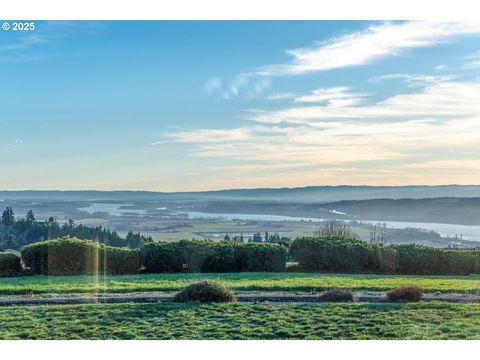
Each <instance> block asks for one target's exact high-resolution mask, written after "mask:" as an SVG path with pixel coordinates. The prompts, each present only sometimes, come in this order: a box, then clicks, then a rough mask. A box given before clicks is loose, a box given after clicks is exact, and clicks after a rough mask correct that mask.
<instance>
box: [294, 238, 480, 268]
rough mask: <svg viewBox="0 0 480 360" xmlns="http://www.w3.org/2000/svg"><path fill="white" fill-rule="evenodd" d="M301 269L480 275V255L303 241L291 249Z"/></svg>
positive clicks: (354, 242)
mask: <svg viewBox="0 0 480 360" xmlns="http://www.w3.org/2000/svg"><path fill="white" fill-rule="evenodd" d="M290 255H291V256H292V257H293V258H294V259H295V260H296V261H298V262H299V266H300V268H302V269H303V270H309V271H327V272H347V273H352V272H377V273H386V274H411V275H468V274H478V273H480V252H478V251H474V250H445V249H437V248H432V247H426V246H420V245H389V246H378V245H376V246H373V245H370V244H367V243H365V242H363V241H360V240H356V239H336V238H300V239H297V240H295V241H294V242H293V244H292V246H291V247H290Z"/></svg>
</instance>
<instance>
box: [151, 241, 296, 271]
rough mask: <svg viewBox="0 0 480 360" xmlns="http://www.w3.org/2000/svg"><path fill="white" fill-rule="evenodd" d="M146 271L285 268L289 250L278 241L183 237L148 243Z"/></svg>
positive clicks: (279, 269)
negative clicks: (242, 241) (237, 240)
mask: <svg viewBox="0 0 480 360" xmlns="http://www.w3.org/2000/svg"><path fill="white" fill-rule="evenodd" d="M141 251H142V254H143V262H144V265H145V271H146V272H152V273H164V272H168V273H176V272H182V271H189V272H242V271H271V272H274V271H285V266H286V261H287V251H286V249H285V248H284V247H282V246H280V245H275V244H259V243H250V244H244V243H236V242H230V241H220V242H215V241H208V240H182V241H179V242H160V243H153V244H147V245H146V246H145V247H144V248H143V249H142V250H141Z"/></svg>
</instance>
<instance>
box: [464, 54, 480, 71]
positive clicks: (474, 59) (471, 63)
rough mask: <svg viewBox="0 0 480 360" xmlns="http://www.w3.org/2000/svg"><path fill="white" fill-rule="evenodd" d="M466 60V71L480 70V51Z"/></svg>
mask: <svg viewBox="0 0 480 360" xmlns="http://www.w3.org/2000/svg"><path fill="white" fill-rule="evenodd" d="M465 59H466V60H467V62H466V63H465V64H464V65H463V68H464V69H480V51H477V52H476V53H474V54H471V55H469V56H467V57H466V58H465Z"/></svg>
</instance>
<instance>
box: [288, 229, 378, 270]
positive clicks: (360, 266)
mask: <svg viewBox="0 0 480 360" xmlns="http://www.w3.org/2000/svg"><path fill="white" fill-rule="evenodd" d="M290 255H291V256H292V257H293V258H294V259H295V260H296V261H298V262H299V265H300V268H302V269H304V270H313V271H326V272H358V271H366V270H369V269H371V268H372V264H373V256H372V255H373V247H372V246H371V245H368V244H367V243H365V242H363V241H360V240H356V239H343V238H340V239H338V238H330V237H327V238H312V237H304V238H298V239H296V240H295V241H294V242H293V243H292V245H291V246H290Z"/></svg>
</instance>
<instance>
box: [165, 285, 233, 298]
mask: <svg viewBox="0 0 480 360" xmlns="http://www.w3.org/2000/svg"><path fill="white" fill-rule="evenodd" d="M174 301H176V302H202V303H208V302H234V301H235V295H234V294H233V292H232V291H231V290H230V289H228V288H227V287H226V286H225V285H223V284H222V283H220V282H218V281H200V282H196V283H193V284H190V285H188V286H187V287H185V288H184V289H183V290H181V291H180V292H178V293H177V294H176V295H175V297H174Z"/></svg>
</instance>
